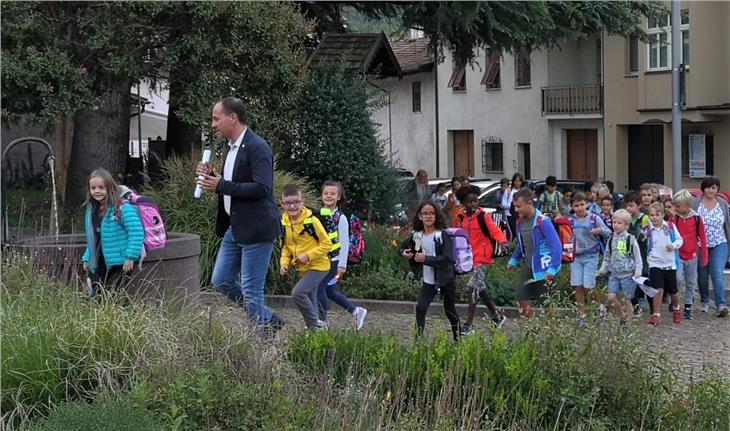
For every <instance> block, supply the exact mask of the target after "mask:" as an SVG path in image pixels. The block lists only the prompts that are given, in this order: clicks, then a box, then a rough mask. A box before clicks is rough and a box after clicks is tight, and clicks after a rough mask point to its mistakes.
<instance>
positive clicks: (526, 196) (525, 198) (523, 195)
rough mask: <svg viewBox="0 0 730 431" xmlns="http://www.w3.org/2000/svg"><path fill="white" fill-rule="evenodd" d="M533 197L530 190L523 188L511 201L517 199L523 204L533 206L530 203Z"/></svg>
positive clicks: (533, 194)
mask: <svg viewBox="0 0 730 431" xmlns="http://www.w3.org/2000/svg"><path fill="white" fill-rule="evenodd" d="M534 197H535V193H533V191H532V190H530V189H528V188H527V187H523V188H521V189H519V190H517V192H515V196H514V198H513V200H516V199H519V200H520V201H522V203H524V204H530V205H534V204H535V203H534V202H533V201H532V199H533V198H534Z"/></svg>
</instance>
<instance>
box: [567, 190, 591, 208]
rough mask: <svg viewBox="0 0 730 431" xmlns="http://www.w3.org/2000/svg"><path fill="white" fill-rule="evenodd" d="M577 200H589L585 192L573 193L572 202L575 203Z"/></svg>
mask: <svg viewBox="0 0 730 431" xmlns="http://www.w3.org/2000/svg"><path fill="white" fill-rule="evenodd" d="M576 202H588V198H586V194H585V193H583V192H578V193H573V199H571V200H570V204H571V205H573V204H574V203H576Z"/></svg>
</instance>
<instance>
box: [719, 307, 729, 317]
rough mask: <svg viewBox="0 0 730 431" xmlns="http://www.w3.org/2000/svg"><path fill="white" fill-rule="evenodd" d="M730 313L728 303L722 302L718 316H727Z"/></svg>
mask: <svg viewBox="0 0 730 431" xmlns="http://www.w3.org/2000/svg"><path fill="white" fill-rule="evenodd" d="M728 314H730V310H728V308H727V305H725V304H722V305H721V306H720V308H718V309H717V317H727V315H728Z"/></svg>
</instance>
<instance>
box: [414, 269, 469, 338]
mask: <svg viewBox="0 0 730 431" xmlns="http://www.w3.org/2000/svg"><path fill="white" fill-rule="evenodd" d="M437 293H438V292H437V290H436V287H435V286H434V285H433V284H428V283H423V288H422V289H421V296H420V297H419V298H418V304H416V328H417V330H418V335H419V336H421V335H423V329H424V327H425V326H426V312H428V307H429V306H430V305H431V302H433V300H434V298H436V295H437ZM441 293H442V294H443V299H444V312H445V313H446V318H447V319H449V322H451V333H452V334H453V335H454V340H458V339H459V315H458V314H456V286H455V285H454V283H451V284H449V285H446V286H443V287H441Z"/></svg>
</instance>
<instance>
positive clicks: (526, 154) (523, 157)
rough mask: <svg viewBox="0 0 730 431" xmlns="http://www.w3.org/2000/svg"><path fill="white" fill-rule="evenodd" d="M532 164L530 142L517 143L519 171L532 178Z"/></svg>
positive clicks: (527, 177) (525, 176)
mask: <svg viewBox="0 0 730 431" xmlns="http://www.w3.org/2000/svg"><path fill="white" fill-rule="evenodd" d="M530 165H531V162H530V144H528V143H525V142H520V143H518V144H517V172H519V173H521V174H522V176H523V177H524V178H525V179H529V178H532V174H531V172H530Z"/></svg>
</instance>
